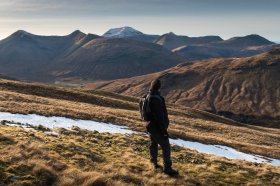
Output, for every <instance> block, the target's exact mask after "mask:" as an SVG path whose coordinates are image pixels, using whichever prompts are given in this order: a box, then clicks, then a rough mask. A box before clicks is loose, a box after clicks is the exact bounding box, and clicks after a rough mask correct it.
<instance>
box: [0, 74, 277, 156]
mask: <svg viewBox="0 0 280 186" xmlns="http://www.w3.org/2000/svg"><path fill="white" fill-rule="evenodd" d="M137 102H138V99H137V98H134V97H127V96H122V95H118V94H114V93H108V92H102V91H82V90H79V89H68V88H60V87H54V86H47V85H39V84H28V83H22V82H15V81H8V80H0V111H6V112H12V113H24V114H27V113H37V114H41V115H45V116H66V117H71V118H79V119H92V120H99V121H105V122H112V123H115V124H120V125H126V126H129V127H131V128H133V129H136V130H140V131H143V130H145V129H144V128H145V127H144V123H143V122H142V121H141V120H140V117H139V113H138V109H137ZM168 110H169V113H170V120H171V126H170V130H169V131H170V133H171V135H172V136H175V137H180V138H183V139H188V140H194V141H200V142H203V143H210V144H222V145H227V146H231V147H234V148H237V149H239V150H241V151H244V152H250V153H256V154H261V155H266V156H269V157H274V158H280V129H273V128H265V127H258V126H251V125H246V124H241V123H237V122H234V121H232V120H229V119H226V118H223V117H220V116H217V115H214V114H210V113H207V112H203V111H199V110H195V109H190V108H187V107H183V106H176V105H173V104H170V105H168Z"/></svg>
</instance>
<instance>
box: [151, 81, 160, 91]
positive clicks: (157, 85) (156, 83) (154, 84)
mask: <svg viewBox="0 0 280 186" xmlns="http://www.w3.org/2000/svg"><path fill="white" fill-rule="evenodd" d="M160 88H161V82H160V80H159V79H155V80H153V81H152V83H151V86H150V90H156V91H158V90H159V89H160Z"/></svg>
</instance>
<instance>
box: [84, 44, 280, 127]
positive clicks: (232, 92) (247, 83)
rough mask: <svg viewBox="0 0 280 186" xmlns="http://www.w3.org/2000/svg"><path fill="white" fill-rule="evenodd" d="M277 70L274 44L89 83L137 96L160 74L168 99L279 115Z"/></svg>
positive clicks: (220, 109) (205, 107)
mask: <svg viewBox="0 0 280 186" xmlns="http://www.w3.org/2000/svg"><path fill="white" fill-rule="evenodd" d="M279 71H280V49H279V48H275V49H273V50H272V51H270V52H268V53H264V54H260V55H256V56H253V57H248V58H240V59H212V60H208V61H207V60H205V61H200V62H196V63H193V64H190V63H185V64H181V65H178V66H176V67H174V68H171V69H168V70H165V71H163V72H160V73H154V74H149V75H145V76H139V77H134V78H130V79H123V80H116V81H111V82H106V83H103V84H102V83H100V84H94V85H91V86H89V87H93V88H99V89H102V90H106V91H113V92H117V93H124V94H127V95H136V96H141V95H143V94H144V93H145V92H146V91H147V90H148V87H149V83H150V81H151V80H152V79H155V78H160V79H161V80H162V82H163V88H162V93H163V95H165V96H166V97H167V100H169V101H170V102H173V103H177V104H182V105H185V106H189V107H192V108H197V109H202V110H208V111H211V112H215V113H221V112H224V113H227V114H230V113H233V114H235V115H247V116H250V115H253V116H257V117H272V118H279V117H280V81H279V79H280V74H279ZM268 82H269V83H268ZM278 121H279V120H278ZM277 125H278V126H279V122H278V124H277Z"/></svg>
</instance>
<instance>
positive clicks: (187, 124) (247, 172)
mask: <svg viewBox="0 0 280 186" xmlns="http://www.w3.org/2000/svg"><path fill="white" fill-rule="evenodd" d="M137 102H138V99H137V98H135V97H129V96H123V95H118V94H114V93H109V92H104V91H83V90H79V89H69V88H61V87H55V86H47V85H40V84H29V83H23V82H17V81H9V80H0V111H5V112H12V113H37V114H41V115H46V116H50V115H52V116H67V117H71V118H81V119H92V120H98V121H106V122H113V123H116V124H121V125H126V126H129V127H131V128H134V129H136V130H139V131H143V130H144V124H143V122H142V121H141V120H140V119H139V114H138V111H137ZM168 111H169V113H170V119H171V127H170V133H171V135H172V136H178V137H181V138H184V139H189V140H196V141H201V142H204V143H214V144H224V145H228V146H232V147H235V148H237V149H239V150H242V151H246V152H252V153H257V154H263V155H266V156H270V157H275V158H280V157H279V154H280V150H279V149H280V148H279V144H280V137H279V136H280V130H279V129H270V128H264V127H253V126H249V125H245V124H241V123H237V122H234V121H232V120H229V119H225V118H222V117H219V116H216V115H213V114H209V113H207V112H203V111H199V110H194V109H190V108H187V107H183V106H176V105H172V104H169V105H168ZM3 124H5V122H2V124H0V185H1V186H2V185H65V186H66V185H67V186H69V185H73V186H74V185H98V186H99V185H277V184H279V183H280V168H279V167H273V166H270V165H265V164H257V163H250V162H245V161H237V160H227V159H225V158H220V157H216V156H211V155H205V154H201V153H198V152H196V151H191V150H188V149H183V148H180V147H177V146H173V147H172V152H173V154H172V158H173V160H174V167H175V168H176V169H178V170H179V172H180V174H181V176H180V177H179V178H176V179H175V178H170V177H168V176H166V175H164V174H162V173H161V172H155V171H154V170H153V169H152V167H151V166H150V164H149V155H148V138H147V137H146V136H143V135H141V134H133V135H120V134H108V133H98V132H94V131H93V132H90V131H85V130H81V129H78V128H76V129H73V130H65V129H57V132H58V133H59V135H58V136H57V135H53V134H46V133H44V132H43V131H40V130H38V129H34V130H28V131H26V130H24V129H22V128H19V127H17V128H15V127H10V126H7V125H3Z"/></svg>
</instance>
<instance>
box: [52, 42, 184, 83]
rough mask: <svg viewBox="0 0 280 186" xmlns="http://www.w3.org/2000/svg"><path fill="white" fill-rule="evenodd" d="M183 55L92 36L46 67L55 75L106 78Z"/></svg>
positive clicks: (168, 63) (163, 65)
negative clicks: (92, 37) (90, 39)
mask: <svg viewBox="0 0 280 186" xmlns="http://www.w3.org/2000/svg"><path fill="white" fill-rule="evenodd" d="M180 62H183V59H182V58H180V57H178V56H176V55H175V54H173V53H172V52H170V51H168V50H166V49H164V48H162V47H161V46H158V45H156V44H152V43H145V42H139V41H134V40H128V39H119V38H114V39H108V38H99V39H94V40H92V41H90V42H88V43H86V44H85V45H83V46H82V47H80V48H79V49H77V50H75V52H73V53H71V54H70V55H68V56H66V57H64V58H62V59H59V60H57V62H55V63H52V65H50V66H49V67H48V71H49V72H50V73H51V74H52V75H54V76H55V77H59V78H63V77H64V78H67V77H77V78H83V79H90V80H107V79H118V78H124V77H132V76H136V75H142V74H147V73H151V72H157V71H160V70H162V69H167V68H170V67H173V66H175V65H177V64H179V63H180Z"/></svg>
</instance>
